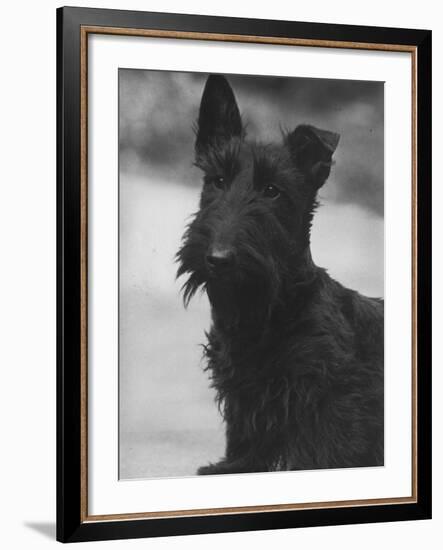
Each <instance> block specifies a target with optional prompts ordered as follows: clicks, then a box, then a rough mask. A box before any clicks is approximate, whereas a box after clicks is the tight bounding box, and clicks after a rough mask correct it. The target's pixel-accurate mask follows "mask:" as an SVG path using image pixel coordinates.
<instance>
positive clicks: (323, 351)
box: [177, 75, 384, 474]
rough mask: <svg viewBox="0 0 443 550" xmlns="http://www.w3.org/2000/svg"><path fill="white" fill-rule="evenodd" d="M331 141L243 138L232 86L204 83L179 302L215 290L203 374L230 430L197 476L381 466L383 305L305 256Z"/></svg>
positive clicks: (311, 132) (302, 135) (334, 139)
mask: <svg viewBox="0 0 443 550" xmlns="http://www.w3.org/2000/svg"><path fill="white" fill-rule="evenodd" d="M338 140H339V137H338V135H337V134H335V133H332V132H328V131H325V130H319V129H317V128H314V127H312V126H310V125H300V126H298V127H297V128H296V129H295V130H294V131H292V132H290V133H287V134H286V135H284V136H283V140H282V143H281V144H279V145H277V144H265V145H264V144H259V143H255V142H249V141H248V140H247V139H246V133H245V130H244V125H243V123H242V120H241V117H240V113H239V110H238V107H237V103H236V100H235V97H234V94H233V92H232V89H231V87H230V85H229V83H228V81H227V80H226V79H225V78H224V77H222V76H215V75H211V76H210V77H209V78H208V80H207V83H206V86H205V90H204V93H203V97H202V101H201V105H200V113H199V118H198V124H197V139H196V146H195V150H196V160H195V162H196V164H197V166H199V167H200V168H201V169H202V171H203V174H204V185H203V191H202V195H201V201H200V210H199V211H198V212H197V214H196V215H195V217H194V219H193V221H192V222H191V224H190V225H189V227H188V229H187V231H186V233H185V235H184V238H183V245H182V247H181V249H180V250H179V252H178V254H177V258H178V261H179V263H180V267H179V270H178V275H183V274H185V273H187V274H188V279H187V281H186V283H185V284H184V300H185V303H187V302H189V300H190V299H191V298H192V296H193V294H194V293H195V292H196V291H197V289H198V288H200V287H202V288H203V289H205V290H206V292H207V294H208V297H209V301H210V304H211V311H212V326H211V329H210V331H209V333H208V334H207V339H208V341H207V344H206V345H205V354H206V357H207V369H208V371H209V373H210V377H211V381H212V385H213V387H214V388H215V390H216V392H217V399H218V403H219V407H220V410H221V412H222V414H223V417H224V420H225V424H226V452H225V456H224V457H223V458H222V459H221V460H220V461H219V462H217V463H215V464H209V465H207V466H202V467H201V468H200V469H199V471H198V472H199V473H200V474H221V473H238V472H260V471H275V470H297V469H314V468H343V467H361V466H378V465H382V464H383V460H384V455H383V439H384V433H383V420H384V414H383V355H384V341H383V302H382V301H381V300H378V299H373V298H366V297H364V296H362V295H360V294H359V293H358V292H355V291H353V290H349V289H347V288H344V287H343V286H342V285H341V284H340V283H338V282H337V281H334V280H333V279H332V278H331V277H330V276H329V275H328V274H327V272H326V271H325V270H324V269H321V268H319V267H317V266H316V265H315V264H314V263H313V261H312V258H311V253H310V228H311V222H312V217H313V213H314V210H315V207H316V205H317V203H316V194H317V191H318V189H319V188H320V187H321V186H322V185H323V184H324V183H325V181H326V179H327V177H328V176H329V173H330V170H331V165H332V156H333V153H334V151H335V148H336V147H337V144H338ZM339 246H340V244H339V243H337V248H338V253H339Z"/></svg>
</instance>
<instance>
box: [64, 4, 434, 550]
mask: <svg viewBox="0 0 443 550" xmlns="http://www.w3.org/2000/svg"><path fill="white" fill-rule="evenodd" d="M93 35H100V36H119V37H127V38H128V39H130V38H131V37H148V38H149V39H150V40H151V42H152V41H154V43H155V40H164V39H166V40H172V41H176V42H178V43H180V41H196V44H197V46H198V44H200V43H201V44H204V43H207V42H209V43H216V44H223V43H229V44H250V45H253V44H261V45H267V46H269V47H270V48H272V47H274V46H285V47H288V48H314V49H318V51H323V50H324V51H330V50H336V51H339V52H341V51H345V50H346V51H352V52H353V54H354V55H356V56H358V55H359V53H362V52H392V53H404V54H406V55H408V56H409V57H408V59H409V61H408V63H410V73H411V76H412V79H411V99H410V109H411V111H410V112H411V120H410V121H409V122H408V123H409V127H410V131H411V133H410V141H411V159H412V163H411V164H412V166H411V167H410V171H411V180H412V183H411V187H410V190H411V204H410V222H411V229H412V234H411V235H410V236H408V239H409V238H410V246H411V259H412V261H411V265H410V277H411V287H410V290H411V294H410V296H411V302H410V306H411V307H410V311H411V328H412V334H411V343H412V349H411V363H412V367H411V368H410V370H409V372H410V385H411V389H412V395H411V396H410V397H411V399H410V406H411V426H410V430H411V434H412V435H411V453H410V463H411V467H410V475H411V483H410V486H411V494H408V495H407V496H404V495H402V496H398V495H395V494H393V495H392V496H389V497H382V498H380V497H379V498H356V499H351V500H340V499H332V500H328V501H311V502H294V503H291V502H284V503H281V504H275V503H269V504H266V503H265V504H263V503H256V504H254V503H252V504H251V505H249V506H224V507H219V506H212V507H206V508H195V507H194V508H193V507H189V508H187V509H172V510H166V511H165V510H162V509H157V510H154V511H152V510H151V511H150V512H143V511H139V512H128V511H127V510H125V509H121V510H120V511H119V512H117V513H112V514H106V513H105V514H100V513H98V514H97V513H92V514H91V513H90V498H91V495H90V494H89V491H88V487H89V484H90V483H91V473H90V468H89V467H88V466H90V461H91V457H90V455H89V451H88V449H90V448H91V445H92V441H91V438H94V437H97V432H96V431H94V430H93V431H91V430H89V429H88V411H89V412H90V411H91V406H92V403H91V400H90V388H91V380H90V378H89V377H90V375H91V372H88V353H89V352H90V349H91V347H92V346H93V345H94V343H93V337H94V335H92V339H91V333H90V331H89V330H88V281H89V280H90V279H89V277H91V259H90V258H89V256H88V223H90V220H91V216H93V215H94V214H93V209H95V208H97V204H96V203H91V201H90V200H88V194H89V191H88V174H89V169H90V167H91V166H92V164H93V162H95V159H92V158H90V150H89V149H88V136H89V132H90V129H88V115H89V114H90V109H91V104H90V102H89V94H90V88H89V87H88V62H89V61H90V57H89V51H88V40H89V39H90V38H91V37H92V36H93ZM94 105H95V104H94ZM115 139H116V140H117V137H115ZM389 223H394V222H389ZM387 231H389V228H388V229H387ZM94 265H96V263H94ZM100 391H101V392H106V391H107V388H106V387H102V388H100ZM110 422H113V420H110ZM115 429H117V428H116V427H115ZM408 429H409V426H408ZM117 452H118V451H117V449H116V453H117ZM132 483H137V482H132ZM157 483H162V481H161V480H157ZM189 483H192V480H191V481H190V482H189ZM190 486H191V485H188V487H190ZM431 492H432V491H431V32H430V31H427V30H413V29H397V28H384V27H363V26H350V25H338V24H334V25H330V24H321V23H303V22H289V21H278V20H272V21H270V20H258V19H239V18H229V17H211V16H201V15H183V14H172V13H148V12H135V11H123V10H107V9H92V8H75V7H72V8H71V7H69V8H67V7H64V8H59V9H58V10H57V540H59V541H61V542H77V541H92V540H105V539H123V538H136V537H157V536H172V535H184V534H198V533H217V532H230V531H248V530H265V529H283V528H293V527H304V526H321V525H339V524H353V523H372V522H385V521H404V520H416V519H428V518H430V517H431Z"/></svg>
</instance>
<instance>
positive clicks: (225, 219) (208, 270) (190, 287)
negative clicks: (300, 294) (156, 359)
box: [177, 75, 339, 304]
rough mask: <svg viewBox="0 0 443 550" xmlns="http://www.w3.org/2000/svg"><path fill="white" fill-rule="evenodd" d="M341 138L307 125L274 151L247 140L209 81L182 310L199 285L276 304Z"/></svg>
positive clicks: (227, 94) (214, 78) (230, 103)
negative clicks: (200, 182) (198, 193)
mask: <svg viewBox="0 0 443 550" xmlns="http://www.w3.org/2000/svg"><path fill="white" fill-rule="evenodd" d="M338 140H339V136H338V135H337V134H335V133H333V132H328V131H325V130H319V129H317V128H315V127H313V126H310V125H300V126H297V127H296V128H295V130H294V131H292V132H289V133H287V134H285V135H284V136H283V138H282V142H281V143H280V144H273V143H269V144H260V143H256V142H253V141H249V140H248V139H247V138H246V132H245V128H244V124H243V122H242V119H241V116H240V112H239V109H238V106H237V102H236V99H235V97H234V93H233V91H232V89H231V87H230V85H229V83H228V81H227V80H226V79H225V78H224V77H223V76H219V75H211V76H209V78H208V80H207V82H206V86H205V89H204V92H203V97H202V100H201V104H200V112H199V117H198V123H197V134H196V142H195V164H196V165H197V166H198V167H199V168H200V169H201V170H202V172H203V189H202V193H201V199H200V209H199V211H198V212H197V213H196V214H195V217H194V219H193V221H192V222H191V224H190V225H189V226H188V229H187V231H186V233H185V235H184V238H183V245H182V248H181V249H180V251H179V252H178V254H177V257H178V260H179V262H180V267H179V270H178V275H182V274H184V273H187V274H188V275H189V278H188V280H187V282H186V283H185V285H184V299H185V303H187V302H188V301H189V300H190V298H191V297H192V296H193V294H194V293H195V292H196V290H197V289H198V288H199V287H200V286H203V287H205V288H206V289H207V291H208V295H209V297H210V299H211V300H218V301H219V302H220V301H226V300H229V297H231V296H233V295H235V300H237V302H238V301H240V302H241V301H242V300H246V301H247V302H249V301H250V295H253V296H255V300H257V297H260V298H262V299H263V301H264V302H267V303H268V304H269V303H271V302H273V301H275V299H276V298H277V296H278V294H279V290H280V287H281V284H282V281H283V280H284V279H285V278H286V277H288V276H290V272H291V270H293V268H294V266H295V265H296V263H297V258H298V257H300V256H301V255H302V254H303V252H304V251H305V250H306V248H307V246H308V245H309V234H310V225H311V219H312V212H313V210H314V207H315V204H316V203H315V198H316V194H317V191H318V189H319V188H320V187H321V186H322V185H323V184H324V182H325V181H326V179H327V177H328V175H329V172H330V169H331V164H332V155H333V153H334V151H335V148H336V146H337V143H338Z"/></svg>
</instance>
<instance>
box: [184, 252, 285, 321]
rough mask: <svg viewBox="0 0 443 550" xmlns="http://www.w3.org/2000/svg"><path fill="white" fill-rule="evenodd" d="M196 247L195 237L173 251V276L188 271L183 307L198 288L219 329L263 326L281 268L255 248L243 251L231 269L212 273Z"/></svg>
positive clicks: (276, 295) (276, 291) (275, 300)
mask: <svg viewBox="0 0 443 550" xmlns="http://www.w3.org/2000/svg"><path fill="white" fill-rule="evenodd" d="M197 248H198V247H197V246H196V243H195V241H188V242H185V243H184V245H183V247H182V248H181V249H180V251H179V252H178V254H177V259H178V261H180V266H179V269H178V271H177V277H179V276H181V275H185V274H188V278H187V280H186V281H185V283H184V284H183V286H182V293H183V301H184V304H185V307H186V306H188V304H189V302H190V300H191V299H192V297H193V296H194V295H195V294H196V293H197V291H198V290H202V291H206V292H207V295H208V299H209V302H210V304H211V309H212V316H213V320H214V323H215V324H217V325H218V326H219V327H220V328H221V329H224V330H227V331H232V330H239V329H240V328H242V329H248V330H250V331H254V332H260V331H263V330H265V327H266V325H267V323H268V321H269V319H270V316H271V314H272V311H273V308H274V307H275V305H276V304H277V303H278V299H279V294H280V288H281V279H280V275H281V273H282V270H281V267H280V269H279V268H278V266H277V262H276V261H275V260H274V259H272V257H268V258H265V257H264V256H262V255H260V254H259V253H257V252H256V251H254V253H253V254H252V253H251V252H250V251H247V252H246V253H245V251H243V254H242V253H240V254H239V259H238V265H237V267H236V268H235V269H233V270H232V271H231V272H230V273H228V274H223V275H219V276H215V275H213V274H211V272H210V271H209V270H208V269H207V267H206V265H205V261H204V259H203V254H202V253H201V251H200V253H199V252H198V250H197Z"/></svg>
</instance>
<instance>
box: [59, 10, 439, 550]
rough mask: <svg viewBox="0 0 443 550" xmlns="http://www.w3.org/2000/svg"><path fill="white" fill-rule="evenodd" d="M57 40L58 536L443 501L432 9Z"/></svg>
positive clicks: (88, 19)
mask: <svg viewBox="0 0 443 550" xmlns="http://www.w3.org/2000/svg"><path fill="white" fill-rule="evenodd" d="M380 23H381V24H383V21H382V20H381V21H380ZM57 47H58V53H57V79H58V80H57V82H58V84H57V86H58V88H57V90H58V94H57V101H58V103H57V113H58V124H57V132H58V145H57V147H58V150H57V159H58V165H57V180H58V205H57V206H58V248H57V252H58V352H57V353H58V384H57V403H58V405H57V406H58V411H57V412H58V422H57V437H58V460H57V464H58V472H57V476H58V477H57V487H58V495H57V538H58V540H60V541H63V542H74V541H87V540H103V539H119V538H133V537H154V536H170V535H180V534H195V533H215V532H223V531H245V530H260V529H278V528H288V527H298V526H317V525H318V526H320V525H332V524H347V523H348V524H349V523H363V522H365V523H367V522H380V521H398V520H412V519H427V518H430V517H431V431H430V427H431V252H430V251H431V32H430V31H426V30H410V29H392V28H383V27H356V26H346V25H329V24H328V25H325V24H320V23H300V22H288V21H269V20H255V19H234V18H220V17H207V16H199V15H192V16H191V15H178V14H166V13H144V12H132V11H117V10H102V9H85V8H60V9H59V10H58V11H57Z"/></svg>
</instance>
